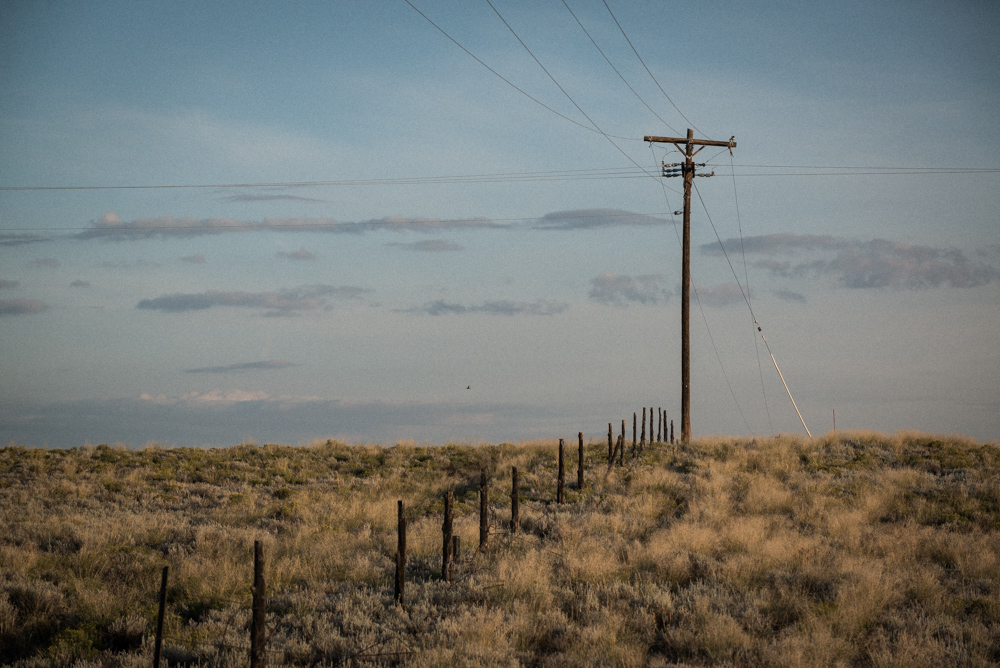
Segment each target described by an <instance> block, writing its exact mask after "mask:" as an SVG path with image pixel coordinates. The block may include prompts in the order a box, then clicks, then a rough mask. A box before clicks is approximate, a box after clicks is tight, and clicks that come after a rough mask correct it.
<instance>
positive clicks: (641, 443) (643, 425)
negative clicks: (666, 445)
mask: <svg viewBox="0 0 1000 668" xmlns="http://www.w3.org/2000/svg"><path fill="white" fill-rule="evenodd" d="M650 417H652V416H650ZM649 424H650V426H652V424H653V423H652V422H650V423H649ZM650 431H652V430H650ZM644 445H646V407H645V406H643V407H642V438H641V439H640V440H639V449H640V450H641V449H642V446H644Z"/></svg>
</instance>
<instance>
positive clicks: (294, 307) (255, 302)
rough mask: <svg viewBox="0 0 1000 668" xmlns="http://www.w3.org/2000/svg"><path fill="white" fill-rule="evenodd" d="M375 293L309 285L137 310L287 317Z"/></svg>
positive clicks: (171, 301)
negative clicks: (248, 311)
mask: <svg viewBox="0 0 1000 668" xmlns="http://www.w3.org/2000/svg"><path fill="white" fill-rule="evenodd" d="M371 292H374V291H373V290H371V289H369V288H361V287H357V286H354V285H339V286H334V285H307V286H302V287H298V288H287V289H283V290H277V291H273V292H243V291H223V290H209V291H207V292H200V293H174V294H169V295H161V296H159V297H154V298H153V299H143V300H142V301H140V302H139V303H138V304H136V308H137V309H150V310H156V311H163V312H164V313H183V312H185V311H203V310H205V309H210V308H215V307H221V306H229V307H236V308H257V309H267V310H269V311H271V312H278V313H285V312H297V311H313V310H316V309H320V308H324V307H326V306H327V305H328V303H329V299H328V298H334V299H358V298H360V297H362V296H364V295H366V294H369V293H371Z"/></svg>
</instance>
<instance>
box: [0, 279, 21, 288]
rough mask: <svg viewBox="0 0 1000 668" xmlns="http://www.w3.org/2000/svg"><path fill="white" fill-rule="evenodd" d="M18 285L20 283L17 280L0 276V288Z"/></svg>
mask: <svg viewBox="0 0 1000 668" xmlns="http://www.w3.org/2000/svg"><path fill="white" fill-rule="evenodd" d="M19 285H21V284H20V283H18V282H17V281H7V280H4V279H2V278H0V290H12V289H13V288H16V287H17V286H19Z"/></svg>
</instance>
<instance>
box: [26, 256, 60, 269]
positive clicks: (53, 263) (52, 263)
mask: <svg viewBox="0 0 1000 668" xmlns="http://www.w3.org/2000/svg"><path fill="white" fill-rule="evenodd" d="M31 264H33V265H35V266H36V267H45V268H46V269H58V268H59V267H61V266H62V265H61V264H60V263H59V260H57V259H55V258H54V257H40V258H36V259H34V260H32V261H31Z"/></svg>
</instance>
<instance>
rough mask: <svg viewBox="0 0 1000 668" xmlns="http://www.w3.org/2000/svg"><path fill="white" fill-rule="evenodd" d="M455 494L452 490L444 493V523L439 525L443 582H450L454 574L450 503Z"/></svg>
mask: <svg viewBox="0 0 1000 668" xmlns="http://www.w3.org/2000/svg"><path fill="white" fill-rule="evenodd" d="M454 499H455V496H454V494H452V492H448V493H447V494H445V495H444V523H443V524H442V525H441V533H442V534H443V538H444V545H443V547H442V549H441V577H442V578H444V581H445V582H451V579H452V576H453V575H454V574H455V559H454V555H453V554H452V551H451V549H452V542H451V537H452V514H451V505H452V502H453V501H454Z"/></svg>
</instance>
